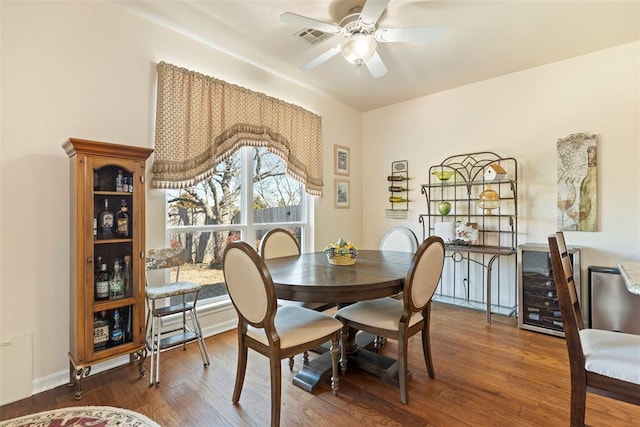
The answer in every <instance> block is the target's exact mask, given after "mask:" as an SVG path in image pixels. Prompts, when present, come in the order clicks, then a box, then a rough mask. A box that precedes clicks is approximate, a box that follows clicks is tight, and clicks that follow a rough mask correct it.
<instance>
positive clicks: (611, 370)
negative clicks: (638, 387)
mask: <svg viewBox="0 0 640 427" xmlns="http://www.w3.org/2000/svg"><path fill="white" fill-rule="evenodd" d="M580 342H581V343H582V351H583V352H584V356H585V368H586V370H587V371H589V372H594V373H596V374H600V375H604V376H607V377H612V378H617V379H619V380H623V381H627V382H630V383H634V384H640V335H633V334H625V333H621V332H612V331H603V330H600V329H583V330H581V331H580Z"/></svg>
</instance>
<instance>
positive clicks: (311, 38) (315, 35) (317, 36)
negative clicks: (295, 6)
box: [295, 28, 333, 44]
mask: <svg viewBox="0 0 640 427" xmlns="http://www.w3.org/2000/svg"><path fill="white" fill-rule="evenodd" d="M295 35H296V37H300V38H301V39H303V40H305V41H307V42H308V43H309V44H317V43H320V42H322V41H325V40H326V39H328V38H330V37H331V36H332V35H333V34H330V33H324V32H322V31H320V30H315V29H313V28H306V29H304V30H302V31H299V32H298V33H296V34H295Z"/></svg>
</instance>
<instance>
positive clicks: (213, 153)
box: [151, 62, 323, 195]
mask: <svg viewBox="0 0 640 427" xmlns="http://www.w3.org/2000/svg"><path fill="white" fill-rule="evenodd" d="M245 145H251V146H255V147H267V148H268V149H269V151H271V152H273V153H275V154H276V155H278V156H279V157H281V158H282V159H283V160H284V161H285V162H286V163H287V172H288V173H289V175H291V176H292V177H294V178H296V179H297V180H299V181H301V182H302V183H304V185H305V188H306V191H307V193H309V194H314V195H321V194H322V187H323V182H322V120H321V117H320V116H318V115H317V114H313V113H311V112H310V111H307V110H305V109H304V108H301V107H299V106H297V105H293V104H290V103H287V102H284V101H282V100H279V99H276V98H273V97H270V96H267V95H265V94H263V93H259V92H254V91H252V90H249V89H246V88H243V87H240V86H237V85H233V84H230V83H227V82H225V81H222V80H218V79H215V78H213V77H209V76H205V75H203V74H200V73H197V72H195V71H190V70H187V69H184V68H180V67H176V66H175V65H171V64H167V63H165V62H160V63H159V64H158V96H157V109H156V136H155V152H154V153H155V154H154V162H153V167H152V183H151V185H152V186H153V187H155V188H186V187H190V186H192V185H194V184H196V183H198V182H200V181H202V180H203V179H206V178H208V177H209V176H211V175H212V174H213V172H214V168H215V166H216V165H217V164H218V163H220V162H221V161H224V160H225V159H226V158H227V157H229V156H230V155H231V154H233V153H234V152H235V151H236V150H237V149H239V148H240V147H242V146H245Z"/></svg>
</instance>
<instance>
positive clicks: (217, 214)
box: [167, 152, 240, 227]
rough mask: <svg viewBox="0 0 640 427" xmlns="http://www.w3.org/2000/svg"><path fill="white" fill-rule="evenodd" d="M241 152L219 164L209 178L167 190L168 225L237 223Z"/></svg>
mask: <svg viewBox="0 0 640 427" xmlns="http://www.w3.org/2000/svg"><path fill="white" fill-rule="evenodd" d="M238 212H240V154H239V152H238V153H236V154H235V155H234V156H232V157H230V158H229V159H228V160H227V161H226V162H223V163H220V164H219V165H218V166H217V167H216V172H215V173H214V174H213V175H212V176H211V177H209V178H208V179H206V180H204V181H202V182H200V183H198V184H196V185H194V186H193V187H191V188H189V189H186V190H167V226H168V227H179V226H190V225H191V226H202V225H213V224H237V223H238V221H237V216H238Z"/></svg>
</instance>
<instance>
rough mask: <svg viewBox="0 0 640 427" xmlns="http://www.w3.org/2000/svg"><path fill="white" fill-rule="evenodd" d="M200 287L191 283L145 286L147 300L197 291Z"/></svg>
mask: <svg viewBox="0 0 640 427" xmlns="http://www.w3.org/2000/svg"><path fill="white" fill-rule="evenodd" d="M200 288H201V286H200V285H199V284H198V283H193V282H175V283H169V284H166V285H163V286H147V288H146V293H147V298H148V299H158V298H167V297H172V296H176V295H182V294H190V293H192V292H196V291H199V290H200Z"/></svg>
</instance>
